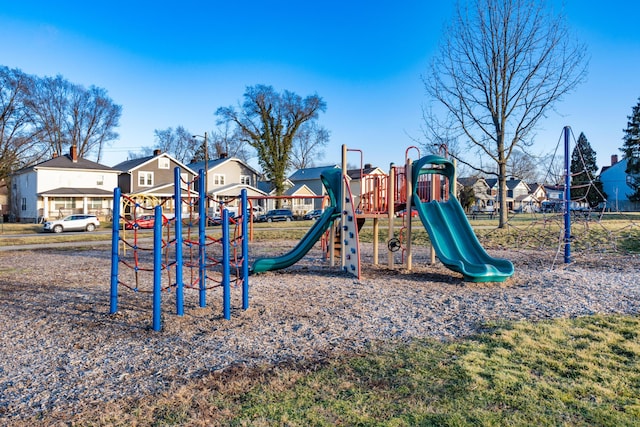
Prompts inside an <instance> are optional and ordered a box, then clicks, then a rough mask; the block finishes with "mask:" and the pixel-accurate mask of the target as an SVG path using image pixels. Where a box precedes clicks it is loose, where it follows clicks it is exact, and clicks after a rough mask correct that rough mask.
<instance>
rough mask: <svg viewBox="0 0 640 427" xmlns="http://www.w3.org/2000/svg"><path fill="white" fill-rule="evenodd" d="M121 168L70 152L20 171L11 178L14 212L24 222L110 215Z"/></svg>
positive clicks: (73, 148)
mask: <svg viewBox="0 0 640 427" xmlns="http://www.w3.org/2000/svg"><path fill="white" fill-rule="evenodd" d="M117 186H118V171H117V170H114V169H112V168H110V167H108V166H104V165H101V164H99V163H96V162H92V161H90V160H87V159H83V158H80V157H78V152H77V148H76V146H75V145H74V146H71V148H70V150H69V154H67V155H64V156H57V157H54V158H53V159H50V160H47V161H44V162H41V163H38V164H36V165H34V166H30V167H27V168H23V169H20V170H18V171H16V172H15V173H14V174H13V175H12V178H11V215H12V216H13V217H14V218H15V220H16V221H20V222H36V221H38V222H42V221H44V220H45V219H51V218H60V217H63V216H66V215H70V214H74V213H85V214H87V213H90V214H95V215H98V216H99V217H103V218H104V217H106V216H108V215H109V214H110V213H111V209H112V208H113V189H114V188H116V187H117Z"/></svg>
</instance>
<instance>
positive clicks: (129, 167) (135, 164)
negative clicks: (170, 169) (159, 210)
mask: <svg viewBox="0 0 640 427" xmlns="http://www.w3.org/2000/svg"><path fill="white" fill-rule="evenodd" d="M158 157H167V158H169V159H170V160H172V161H173V162H174V163H177V164H178V165H180V167H181V168H183V169H186V170H188V171H190V172H192V173H193V174H194V175H196V172H194V170H193V169H191V168H190V167H189V166H187V165H185V164H184V163H182V162H180V161H178V160H176V159H174V158H173V157H171V156H170V155H169V154H167V153H160V154H156V155H153V156H146V157H140V158H137V159H131V160H125V161H124V162H121V163H118V164H117V165H115V166H113V169H116V170H118V171H120V172H131V171H134V170H136V169H138V168H141V167H142V166H144V165H146V164H147V163H149V162H151V161H153V160H154V159H157V158H158Z"/></svg>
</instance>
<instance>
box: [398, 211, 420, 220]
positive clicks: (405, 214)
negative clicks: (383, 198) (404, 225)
mask: <svg viewBox="0 0 640 427" xmlns="http://www.w3.org/2000/svg"><path fill="white" fill-rule="evenodd" d="M396 216H397V217H399V218H404V217H405V216H407V210H406V209H402V210H401V211H398V212H396ZM417 216H418V211H417V210H415V209H411V218H416V217H417Z"/></svg>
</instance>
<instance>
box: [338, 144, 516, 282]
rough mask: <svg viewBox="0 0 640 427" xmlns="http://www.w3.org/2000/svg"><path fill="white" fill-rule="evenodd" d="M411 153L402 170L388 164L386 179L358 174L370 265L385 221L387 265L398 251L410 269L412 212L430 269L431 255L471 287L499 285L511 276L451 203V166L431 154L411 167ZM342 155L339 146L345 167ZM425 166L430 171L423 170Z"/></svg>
mask: <svg viewBox="0 0 640 427" xmlns="http://www.w3.org/2000/svg"><path fill="white" fill-rule="evenodd" d="M411 149H415V150H416V151H418V155H419V150H418V149H417V148H416V147H409V148H408V149H407V151H406V153H405V161H406V164H405V166H404V167H396V166H394V165H393V164H391V166H390V171H389V175H387V176H386V177H382V176H379V175H375V176H370V177H365V176H363V174H362V173H361V174H360V189H361V193H360V194H359V196H357V197H359V205H358V208H357V215H358V216H360V217H362V218H371V219H373V263H374V264H377V263H378V234H379V233H378V231H379V220H380V219H384V218H388V221H389V240H388V243H387V249H388V251H389V252H388V266H389V268H392V267H393V266H394V263H395V261H394V252H396V251H400V250H402V252H401V255H402V262H403V264H404V266H405V267H406V268H407V270H411V268H412V253H411V252H412V222H411V212H412V211H413V209H415V210H416V211H417V212H418V216H419V217H420V219H421V221H422V224H423V226H424V227H425V229H426V231H427V233H428V234H429V237H430V240H431V248H432V256H431V263H432V264H433V263H435V258H436V255H437V256H438V259H440V261H441V262H442V263H443V264H444V265H445V266H446V267H447V268H449V269H451V270H453V271H456V272H459V273H461V274H462V275H463V278H464V280H467V281H473V282H501V281H504V280H506V279H507V278H508V277H511V275H513V265H512V264H511V262H510V261H508V260H503V259H496V258H492V257H490V256H489V255H488V254H487V253H486V251H485V250H484V248H482V246H481V245H480V243H479V241H478V239H477V237H476V235H475V233H474V232H473V229H472V228H471V225H470V224H469V222H468V220H467V217H466V215H465V213H464V211H463V209H462V207H461V206H460V203H459V202H458V200H457V199H456V197H455V191H456V190H455V167H454V165H453V163H451V162H450V161H449V160H447V159H446V158H444V157H440V156H434V155H430V156H426V157H421V158H419V160H417V161H416V162H412V161H411V160H410V159H409V156H408V153H409V150H411ZM347 151H348V150H347V149H346V147H344V146H343V165H346V160H344V159H345V157H346V153H347ZM352 151H359V150H352ZM445 154H446V153H445ZM427 165H434V167H430V168H426V169H425V166H427ZM343 167H344V166H343ZM400 209H403V210H405V213H406V214H405V215H404V217H403V219H402V222H403V224H402V226H401V227H400V229H399V234H398V237H396V235H395V232H396V230H395V224H394V222H395V220H396V218H395V212H396V211H397V210H400Z"/></svg>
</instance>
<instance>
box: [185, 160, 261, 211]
mask: <svg viewBox="0 0 640 427" xmlns="http://www.w3.org/2000/svg"><path fill="white" fill-rule="evenodd" d="M188 166H189V168H190V169H192V170H194V171H196V173H198V174H199V173H200V171H205V170H206V175H205V176H206V191H207V194H208V195H209V197H211V198H212V199H214V200H217V201H219V202H224V203H225V205H226V206H227V207H229V208H237V207H238V206H239V205H240V201H239V199H238V195H240V193H241V191H242V190H243V189H246V190H247V196H249V197H264V196H266V195H267V194H266V193H265V192H264V191H262V190H261V189H260V188H259V187H258V183H259V179H260V173H259V172H258V171H257V170H255V169H254V168H252V167H251V166H249V165H248V164H247V163H246V162H244V161H242V160H240V159H238V158H236V157H227V156H226V155H223V156H221V157H220V158H218V159H215V160H208V161H206V162H196V163H191V164H189V165H188ZM257 202H258V203H257V205H258V206H261V207H264V206H262V205H263V203H260V200H257ZM209 207H210V208H211V207H213V206H209Z"/></svg>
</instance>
